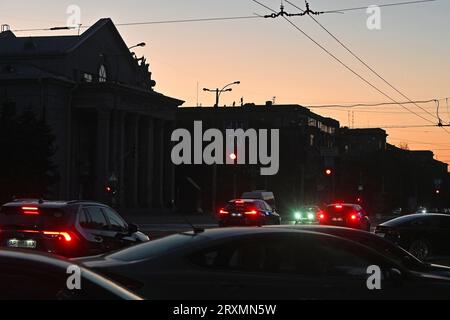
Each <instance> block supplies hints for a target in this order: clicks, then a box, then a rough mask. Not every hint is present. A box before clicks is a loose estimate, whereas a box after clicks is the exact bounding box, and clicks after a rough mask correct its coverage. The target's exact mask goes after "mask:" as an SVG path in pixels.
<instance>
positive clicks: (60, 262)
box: [0, 249, 142, 300]
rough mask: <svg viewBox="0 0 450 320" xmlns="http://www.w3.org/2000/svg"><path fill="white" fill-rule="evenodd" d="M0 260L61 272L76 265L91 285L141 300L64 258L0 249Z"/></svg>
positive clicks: (122, 296) (124, 297)
mask: <svg viewBox="0 0 450 320" xmlns="http://www.w3.org/2000/svg"><path fill="white" fill-rule="evenodd" d="M0 259H11V260H21V261H24V262H30V263H33V264H35V265H36V264H38V263H41V264H46V265H50V266H53V267H55V268H60V269H63V270H68V268H69V267H70V266H74V265H76V266H78V267H79V268H80V269H81V270H82V274H83V277H85V278H86V279H88V280H90V281H92V282H93V283H96V284H97V285H99V286H101V287H103V288H104V289H106V287H108V290H109V291H110V292H113V293H114V294H116V295H117V296H120V297H121V298H123V299H132V300H142V298H140V297H139V296H137V295H135V294H133V293H131V292H129V291H128V290H126V289H124V288H122V287H121V286H119V285H117V284H116V283H114V282H113V281H111V280H109V279H107V278H104V277H103V276H100V275H98V274H97V273H95V272H92V271H90V270H88V269H86V268H85V267H83V266H81V265H79V264H77V263H76V262H75V261H73V260H71V261H69V260H68V259H66V258H64V257H59V256H53V255H50V254H47V253H34V252H29V251H24V250H16V249H14V250H12V249H0Z"/></svg>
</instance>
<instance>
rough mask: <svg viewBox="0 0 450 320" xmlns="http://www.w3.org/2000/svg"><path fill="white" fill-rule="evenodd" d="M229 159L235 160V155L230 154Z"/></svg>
mask: <svg viewBox="0 0 450 320" xmlns="http://www.w3.org/2000/svg"><path fill="white" fill-rule="evenodd" d="M230 159H231V160H233V161H234V160H236V159H237V155H236V154H235V153H231V154H230Z"/></svg>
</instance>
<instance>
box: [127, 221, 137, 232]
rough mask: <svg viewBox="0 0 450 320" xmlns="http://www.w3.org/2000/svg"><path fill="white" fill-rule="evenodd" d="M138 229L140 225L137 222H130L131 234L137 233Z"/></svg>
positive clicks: (129, 229) (129, 230)
mask: <svg viewBox="0 0 450 320" xmlns="http://www.w3.org/2000/svg"><path fill="white" fill-rule="evenodd" d="M138 231H139V227H138V226H137V225H136V224H134V223H130V224H129V225H128V232H129V233H130V234H133V233H136V232H138Z"/></svg>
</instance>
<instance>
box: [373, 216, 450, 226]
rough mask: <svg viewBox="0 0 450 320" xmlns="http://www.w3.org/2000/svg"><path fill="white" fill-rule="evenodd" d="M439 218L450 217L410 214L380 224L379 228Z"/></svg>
mask: <svg viewBox="0 0 450 320" xmlns="http://www.w3.org/2000/svg"><path fill="white" fill-rule="evenodd" d="M439 217H446V218H449V219H450V216H449V215H448V214H441V213H415V214H410V215H406V216H401V217H398V218H395V219H392V220H389V221H386V222H384V223H382V224H380V226H382V227H395V226H396V225H399V224H402V223H405V222H410V221H414V220H416V219H422V218H430V219H431V218H439Z"/></svg>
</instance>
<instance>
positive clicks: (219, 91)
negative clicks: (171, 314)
mask: <svg viewBox="0 0 450 320" xmlns="http://www.w3.org/2000/svg"><path fill="white" fill-rule="evenodd" d="M239 84H241V82H240V81H235V82H232V83H229V84H227V85H226V86H224V87H223V88H222V89H219V88H216V89H208V88H203V91H205V92H213V93H215V94H216V104H215V105H214V108H219V103H220V95H221V94H222V93H223V92H231V91H233V89H232V88H230V87H231V86H234V85H239ZM213 127H216V119H215V118H213ZM216 202H217V163H214V164H213V166H212V184H211V212H212V213H213V214H214V213H215V212H216V209H217V208H216Z"/></svg>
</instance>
